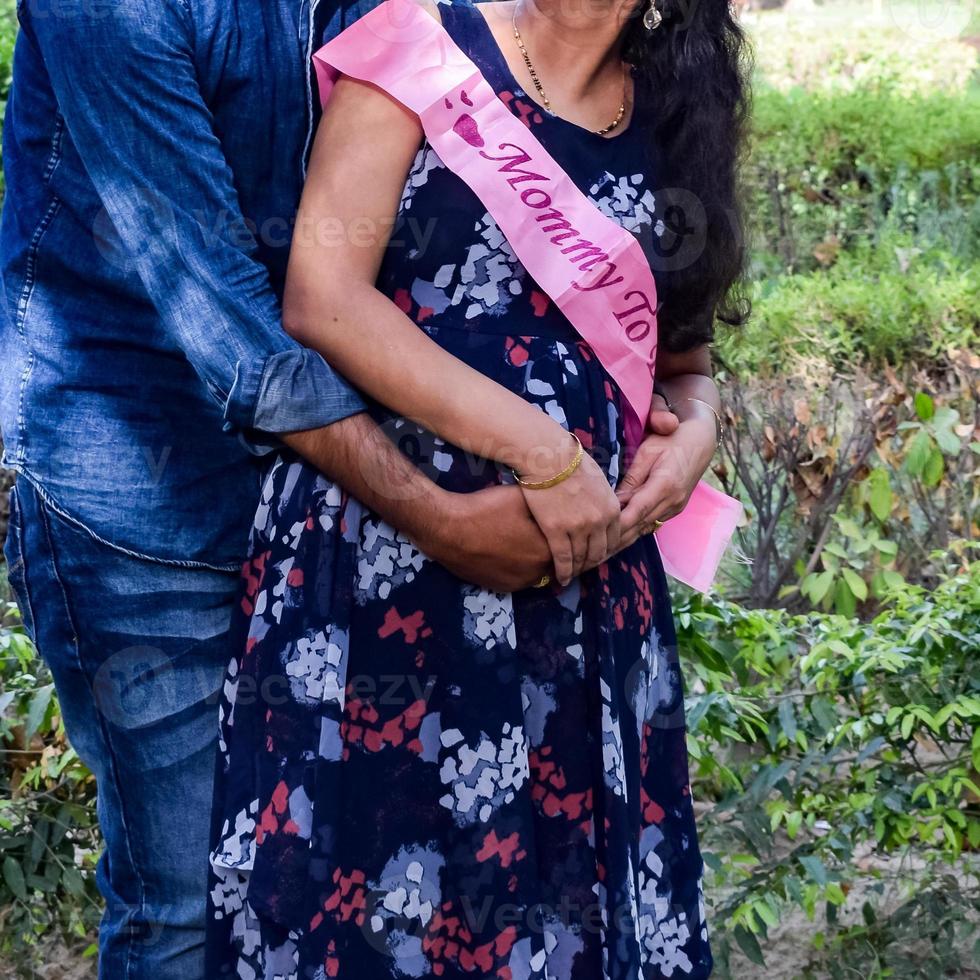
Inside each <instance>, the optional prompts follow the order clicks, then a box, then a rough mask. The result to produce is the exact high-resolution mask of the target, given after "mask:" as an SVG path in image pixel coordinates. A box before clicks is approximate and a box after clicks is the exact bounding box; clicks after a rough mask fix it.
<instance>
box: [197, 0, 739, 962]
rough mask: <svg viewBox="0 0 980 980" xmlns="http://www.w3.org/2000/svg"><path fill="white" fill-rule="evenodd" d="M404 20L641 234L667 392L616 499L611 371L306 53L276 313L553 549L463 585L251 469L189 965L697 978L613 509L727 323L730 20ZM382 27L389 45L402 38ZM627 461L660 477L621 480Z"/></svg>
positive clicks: (461, 200)
mask: <svg viewBox="0 0 980 980" xmlns="http://www.w3.org/2000/svg"><path fill="white" fill-rule="evenodd" d="M397 3H398V4H402V5H404V4H405V0H397ZM410 9H411V10H412V11H413V12H414V13H415V14H416V15H417V16H418V17H421V18H422V20H423V21H424V22H425V23H426V24H428V25H429V26H430V27H431V26H432V22H431V21H430V20H428V19H427V18H429V17H431V18H434V19H435V20H437V21H439V22H440V23H441V25H442V28H443V29H444V31H445V33H446V34H447V35H448V37H449V38H451V39H452V42H454V43H455V45H456V46H458V48H459V49H460V50H461V51H462V53H463V54H465V55H466V56H467V57H468V58H469V59H470V60H471V61H472V62H473V64H474V65H475V66H476V67H477V68H478V69H479V72H480V74H482V76H483V78H484V79H485V80H486V82H487V83H488V84H489V85H490V86H491V88H492V89H493V93H495V95H496V98H498V99H499V100H500V102H501V103H502V104H503V106H504V107H505V109H506V112H508V113H510V114H512V116H513V117H515V118H516V119H517V120H519V122H520V124H522V125H521V126H519V127H518V129H519V131H520V132H524V133H527V132H528V131H529V132H530V133H532V134H533V135H534V136H535V137H536V138H537V140H538V141H540V144H541V145H542V146H543V147H544V148H545V150H547V152H548V153H549V154H550V155H551V156H552V157H553V158H554V160H555V161H557V163H558V164H559V165H560V166H561V168H562V169H563V170H564V171H565V172H566V173H567V175H568V177H569V178H570V180H571V181H572V183H573V184H574V185H575V186H576V187H577V188H578V189H579V190H580V191H581V192H582V194H584V195H585V196H586V197H587V198H588V199H589V201H590V202H591V204H590V205H588V206H589V207H593V206H594V207H595V208H597V209H598V210H599V211H600V212H602V214H604V215H605V216H606V217H607V218H609V219H612V220H613V221H615V222H616V223H618V224H619V225H620V226H622V228H624V229H626V230H627V231H628V232H630V233H632V235H634V236H635V237H636V239H637V240H638V241H639V243H640V244H641V246H642V249H643V255H644V256H646V261H647V262H649V263H650V265H651V266H652V267H653V269H654V272H655V275H656V280H657V287H658V290H657V291H658V294H659V305H660V310H659V321H660V346H659V351H658V354H657V359H656V383H657V388H658V391H660V392H662V393H663V396H664V397H665V398H666V400H667V401H669V403H670V405H671V413H668V412H666V411H665V410H664V405H663V402H662V401H658V403H657V404H658V410H655V411H654V412H652V413H651V416H650V420H649V421H650V424H651V425H652V427H653V428H654V429H656V430H657V433H658V434H654V435H652V436H648V438H647V439H646V441H645V442H644V444H643V454H644V456H643V457H642V458H641V460H640V463H639V464H638V466H639V470H638V471H639V472H640V478H641V479H640V482H642V483H643V485H644V489H645V491H647V495H646V496H643V495H642V494H641V493H640V492H639V491H636V492H633V493H631V488H625V489H624V488H623V487H622V486H621V485H620V484H621V481H622V478H623V474H624V473H625V472H626V464H627V462H628V461H627V460H625V459H624V457H625V451H626V450H625V447H626V437H625V434H624V429H625V425H626V423H625V420H626V417H627V412H626V409H625V406H624V400H623V395H622V392H621V390H620V387H619V385H618V384H617V382H616V380H614V377H613V373H611V372H610V371H607V369H606V368H605V367H604V366H603V364H602V362H601V361H600V359H599V357H598V356H597V354H596V351H595V349H594V345H590V344H589V343H586V342H585V341H584V340H583V338H582V336H581V334H580V333H579V332H576V330H575V329H574V328H573V326H572V324H571V322H570V321H569V319H567V318H566V316H565V314H564V313H563V312H562V310H561V308H560V307H559V305H557V304H558V302H559V301H561V302H564V300H562V299H561V298H560V297H549V295H548V294H547V293H546V292H545V290H544V289H543V288H542V287H541V286H540V285H539V284H538V283H537V282H536V281H535V280H534V279H532V277H531V276H530V274H529V273H528V272H527V270H526V268H525V265H524V263H523V262H522V261H521V260H520V259H519V258H518V255H517V253H516V251H515V248H514V247H512V245H511V243H510V242H509V241H508V239H507V238H506V237H505V236H504V234H503V233H502V232H501V230H500V227H499V226H498V224H497V221H495V219H494V218H493V217H492V216H491V215H490V213H489V212H488V210H487V207H485V206H484V204H483V203H481V199H480V198H479V197H478V196H477V194H476V193H475V192H474V190H472V189H471V188H470V186H468V184H467V182H466V181H465V180H464V179H463V178H462V177H461V176H458V175H457V174H456V173H454V172H453V170H452V169H450V168H449V166H447V164H446V162H444V160H443V159H442V158H441V157H440V155H439V153H437V151H436V149H435V148H434V146H433V145H432V141H431V140H429V139H427V138H426V136H425V134H424V132H423V126H422V122H420V119H419V117H417V116H416V115H414V114H413V113H412V112H411V111H409V110H408V109H407V108H406V107H405V105H404V104H403V102H404V101H405V100H402V101H399V100H398V99H397V98H395V97H393V96H392V95H391V94H390V93H388V92H386V91H385V90H384V88H383V86H381V85H380V84H379V85H374V84H371V83H370V82H369V81H363V80H361V81H359V80H356V79H355V78H353V77H350V75H349V74H348V75H346V76H343V77H341V78H340V79H339V80H338V81H337V83H336V85H335V86H334V88H333V90H332V93H331V95H330V98H329V101H328V104H327V107H326V111H325V114H324V118H323V122H322V125H321V127H320V130H319V133H318V136H317V141H316V145H315V147H314V151H313V155H312V159H311V163H310V168H309V180H308V184H307V187H306V191H305V194H304V197H303V202H302V206H301V209H300V214H299V219H298V223H297V231H296V238H295V242H294V246H293V253H292V257H291V261H290V274H289V283H288V287H287V295H286V302H285V322H286V325H287V329H289V330H290V332H291V333H293V334H294V335H295V336H296V337H297V338H299V339H300V340H301V341H302V342H303V343H305V344H307V345H308V346H310V347H313V348H316V349H317V350H319V351H320V352H321V353H322V354H323V355H324V356H325V357H327V358H328V359H329V360H330V361H331V362H332V363H333V364H334V365H335V366H336V367H337V368H339V369H340V370H341V371H342V372H343V373H344V374H345V375H346V376H347V377H348V378H349V379H351V380H352V381H353V382H354V383H355V384H357V385H358V386H359V387H360V388H361V389H362V390H363V391H364V392H366V393H367V395H369V396H370V397H371V398H372V399H374V401H375V408H374V409H373V411H374V412H375V414H376V416H377V418H378V419H379V420H381V421H382V422H383V424H384V425H385V426H386V428H387V431H388V432H389V434H390V436H391V438H392V439H393V440H394V441H395V442H396V443H397V444H398V445H399V446H400V447H401V448H402V449H403V451H405V452H406V453H408V454H409V455H410V456H411V458H412V459H413V460H415V461H416V462H417V464H418V465H419V466H422V467H424V468H425V469H426V470H427V471H428V472H429V473H431V474H432V475H433V477H434V478H435V479H436V480H437V481H438V482H439V483H440V485H442V486H444V487H446V488H447V489H450V490H453V491H457V492H467V491H473V490H476V489H479V488H484V487H487V486H491V485H494V484H499V483H511V484H513V483H515V482H516V483H517V484H519V486H520V491H518V490H516V489H512V490H511V491H510V492H514V493H517V492H523V494H524V497H525V499H526V503H527V507H528V509H529V512H530V514H531V515H532V516H533V518H534V520H535V521H536V522H537V524H538V526H539V527H540V529H541V531H542V532H543V534H544V535H545V537H546V538H547V541H548V543H549V547H550V549H551V552H552V555H553V558H554V570H553V575H552V576H550V577H546V578H545V579H543V580H542V582H540V583H539V587H538V588H534V589H528V590H525V591H522V592H517V593H513V594H498V593H494V592H490V591H486V590H482V589H480V588H478V587H476V586H471V585H468V584H466V583H464V582H462V581H460V580H459V579H458V578H456V577H454V576H453V575H452V574H451V573H450V572H449V571H448V570H446V569H445V568H444V567H443V566H441V565H440V564H438V563H437V562H435V561H433V560H430V559H429V558H428V557H427V556H426V555H425V554H422V553H420V552H419V551H418V550H417V549H416V548H415V547H414V546H413V544H412V542H411V541H409V540H407V539H406V538H404V537H402V536H400V535H399V534H397V533H395V532H394V531H393V530H392V529H391V528H390V527H389V526H387V525H386V524H385V523H384V522H382V521H381V520H380V518H378V517H377V516H376V515H375V514H373V513H372V512H371V511H370V510H368V509H366V508H365V507H363V506H362V505H361V504H359V503H358V501H356V500H352V499H350V498H348V497H346V496H345V495H344V494H343V493H342V492H341V491H340V490H339V489H338V488H337V487H336V486H335V485H333V484H331V483H330V482H329V481H327V480H326V479H325V478H324V477H322V476H321V475H320V474H319V473H317V472H316V471H315V470H314V469H312V468H311V467H309V466H308V465H306V464H304V463H303V462H301V461H299V460H297V459H293V458H289V457H283V458H281V459H280V460H279V461H278V462H277V463H276V464H275V466H274V467H273V469H272V471H271V472H270V474H269V477H268V479H267V482H266V484H265V487H264V490H263V494H262V500H261V503H260V506H259V510H258V514H257V517H256V521H255V526H254V530H253V534H252V541H251V559H250V561H249V563H248V565H247V566H246V570H245V589H244V592H243V597H242V603H241V613H240V616H239V622H238V634H239V644H240V645H239V648H238V651H237V656H236V658H235V660H234V662H233V664H232V667H231V670H230V673H229V676H228V679H227V683H226V686H225V692H224V700H223V705H222V741H221V754H222V755H221V764H220V773H219V781H218V793H217V804H216V814H215V830H216V842H215V849H214V854H213V867H214V878H213V888H212V893H211V901H212V909H211V924H210V937H209V956H210V962H209V969H208V978H209V980H213V978H215V977H221V976H227V977H242V978H269V980H272V978H303V980H324V978H328V977H340V978H345V980H347V978H349V980H388V978H400V977H423V976H432V977H440V978H445V980H462V978H482V977H494V978H498V977H499V978H503V980H638V978H643V980H653V978H661V977H672V978H679V977H685V978H687V977H697V978H700V977H706V976H708V974H709V973H710V972H711V954H710V951H709V945H708V935H707V928H706V924H705V918H704V903H703V897H702V890H701V873H702V861H701V856H700V852H699V850H698V842H697V836H696V831H695V825H694V819H693V811H692V804H691V796H690V789H689V785H688V764H687V757H686V752H685V730H684V718H683V695H682V685H681V679H680V673H679V667H678V662H677V653H676V649H675V638H674V629H673V625H672V621H671V610H670V602H669V598H668V591H667V584H666V581H665V575H664V571H663V566H662V564H661V558H660V554H659V551H658V547H657V543H656V541H655V539H654V537H653V535H652V534H650V533H649V531H651V530H653V529H655V528H656V527H657V526H658V525H659V522H660V521H662V520H664V519H666V518H668V517H671V516H673V515H674V514H676V513H677V512H678V510H679V509H680V508H681V507H682V506H683V504H684V501H685V500H686V498H687V496H688V494H690V492H691V490H692V489H693V487H694V485H695V484H696V482H697V480H698V479H699V478H700V476H701V475H702V473H703V472H704V470H705V469H706V467H707V464H708V461H709V460H710V457H711V455H712V453H713V451H714V449H715V446H716V441H717V437H718V417H717V412H718V408H719V401H718V393H717V390H716V389H715V386H714V383H713V382H712V381H711V378H710V362H709V357H708V353H707V344H708V342H709V341H710V339H711V336H712V324H713V322H714V320H715V318H716V317H720V318H722V319H726V320H729V321H737V320H739V319H740V318H741V317H742V315H743V311H742V310H741V304H740V303H739V301H738V299H737V295H736V289H735V287H736V285H737V281H738V279H739V275H740V271H741V230H740V227H739V224H738V218H737V215H738V209H737V207H736V203H735V195H734V186H735V162H736V160H737V156H738V151H739V139H740V134H741V127H742V118H743V114H744V97H745V96H744V91H743V68H742V64H741V43H742V42H741V35H740V33H739V31H738V28H737V26H736V25H735V24H734V22H733V20H732V17H731V13H730V11H729V7H728V3H727V0H702V2H701V3H697V4H686V3H681V2H679V0H654V2H653V3H652V4H651V3H650V2H649V0H645V2H644V4H643V5H642V6H641V7H639V8H637V7H636V6H635V0H631V2H626V3H622V2H619V0H592V2H591V3H589V4H583V5H576V4H570V3H568V0H518V2H517V3H513V2H500V3H492V4H482V5H479V6H477V7H471V6H463V5H455V4H453V5H440V6H439V7H432V8H431V9H428V8H426V13H425V14H421V13H420V12H419V10H418V8H410ZM376 13H377V14H381V13H382V11H377V12H376ZM389 13H390V18H389V19H390V21H391V22H397V20H398V17H399V16H401V17H403V18H404V17H405V8H404V7H397V6H392V7H391V8H390V9H389ZM370 16H371V17H373V16H375V15H370ZM376 23H379V24H380V23H381V22H380V21H377V22H376ZM405 24H406V26H405V30H404V37H403V38H402V39H401V40H399V39H397V38H396V39H395V40H392V41H390V43H388V44H387V47H386V48H383V55H384V59H385V63H386V64H387V65H389V66H390V65H392V64H395V65H396V66H397V64H398V59H416V60H417V59H419V58H421V57H423V55H422V54H421V53H420V52H421V51H422V50H423V48H422V47H420V46H419V43H417V42H416V40H414V38H415V35H413V33H412V29H414V27H417V26H418V25H417V21H415V20H412V19H411V18H408V19H407V20H406V21H405ZM441 36H442V35H440V37H441ZM365 37H366V35H365ZM374 40H377V41H378V43H382V42H381V40H379V39H378V38H374V39H373V40H372V44H373V41H374ZM325 57H326V56H325ZM365 58H366V60H368V61H370V59H368V58H367V56H365ZM392 59H394V61H393V60H392ZM377 63H380V62H376V63H375V64H377ZM435 67H436V68H437V67H438V65H436V66H435ZM462 100H463V102H466V101H467V96H466V93H465V92H464V93H462ZM448 104H449V100H448V99H447V105H448ZM474 113H475V114H476V110H474ZM467 118H468V119H469V118H470V117H467ZM474 126H475V124H474ZM463 135H464V136H465V137H466V139H468V140H469V141H470V142H472V143H475V142H477V135H476V133H475V130H467V131H466V132H464V133H463ZM662 188H674V189H675V190H672V191H669V192H662V191H661V189H662ZM677 188H683V189H684V190H683V192H680V191H678V190H676V189H677ZM678 201H683V202H687V203H686V204H685V205H684V206H683V207H682V206H681V205H679V204H678V203H677V202H678ZM691 202H694V204H693V205H692V204H691ZM584 203H586V204H588V202H584ZM685 235H686V236H687V237H684V236H685ZM690 240H693V241H694V243H695V246H696V247H694V248H691V247H690ZM678 243H680V245H679V246H678ZM522 254H524V255H528V253H526V252H524V253H522ZM529 261H530V258H529ZM588 265H589V264H588V263H586V266H588ZM592 265H593V266H594V265H595V263H592ZM645 268H646V267H645V266H644V269H645ZM593 272H594V273H595V274H596V275H599V274H600V273H601V266H599V267H598V268H594V269H593ZM648 382H649V384H650V385H651V386H652V385H653V383H654V379H653V378H648ZM644 459H645V460H646V461H647V462H646V463H644V462H643V460H644ZM644 466H645V467H646V470H648V471H649V472H646V471H644ZM633 472H634V473H635V472H637V467H636V466H635V467H634V471H633ZM658 480H659V481H661V482H660V483H659V484H658ZM617 486H619V491H620V492H619V496H617V493H616V488H617ZM657 486H662V487H671V488H673V489H672V490H671V491H670V492H666V491H664V492H662V493H661V494H660V496H659V497H656V499H654V500H653V503H652V504H651V502H650V500H651V498H650V497H649V491H650V488H654V489H656V487H657ZM678 488H680V489H678ZM389 490H390V492H397V487H393V488H389ZM644 501H645V502H644Z"/></svg>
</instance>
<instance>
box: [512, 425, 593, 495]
mask: <svg viewBox="0 0 980 980" xmlns="http://www.w3.org/2000/svg"><path fill="white" fill-rule="evenodd" d="M568 434H569V435H570V436H571V437H572V438H573V439H574V440H575V443H576V445H577V446H578V451H577V452H576V453H575V458H574V459H573V460H572V461H571V462H570V463H569V464H568V466H566V467H565V468H564V469H563V470H562V471H561V472H560V473H556V474H555V475H554V476H553V477H551V478H550V479H548V480H541V481H540V482H538V483H529V482H528V481H527V480H525V479H523V478H522V477H520V476H518V475H517V472H516V471H514V470H512V471H511V472H512V473H513V474H514V479H515V480H517V482H518V483H519V484H520V485H521V486H522V487H523V488H524V489H525V490H547V489H548V488H549V487H557V486H558V484H559V483H564V482H565V480H567V479H568V478H569V477H570V476H571V475H572V474H573V473H574V472H575V471H576V470H577V469H578V467H579V463H581V462H582V457H583V456H584V455H585V447H584V446H583V445H582V440H581V439H579V437H578V436H577V435H575V433H574V432H569V433H568Z"/></svg>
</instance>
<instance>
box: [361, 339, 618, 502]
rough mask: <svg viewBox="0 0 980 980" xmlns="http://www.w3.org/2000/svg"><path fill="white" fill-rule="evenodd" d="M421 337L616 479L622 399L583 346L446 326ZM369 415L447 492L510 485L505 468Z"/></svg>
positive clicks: (411, 426) (396, 421)
mask: <svg viewBox="0 0 980 980" xmlns="http://www.w3.org/2000/svg"><path fill="white" fill-rule="evenodd" d="M427 333H428V334H429V336H431V337H432V339H433V340H435V341H436V342H437V343H438V344H439V345H440V346H441V347H443V348H444V349H445V350H446V351H448V352H449V353H451V354H452V355H453V356H454V357H457V358H459V359H460V360H461V361H463V362H465V363H466V364H468V365H469V366H470V367H472V368H474V369H475V370H477V371H479V372H480V373H481V374H483V375H485V376H486V377H488V378H490V379H492V380H493V381H496V382H497V383H498V384H500V385H502V386H503V387H504V388H507V389H508V390H509V391H512V392H514V393H515V394H518V395H520V396H521V397H522V398H524V399H525V400H526V401H528V402H530V403H531V404H533V405H535V406H537V407H538V408H539V409H541V410H542V411H544V412H546V413H547V414H548V415H549V416H550V417H551V418H553V419H554V420H555V421H556V422H558V423H560V424H561V425H563V426H564V427H565V428H566V429H569V430H570V431H572V432H574V433H575V434H576V435H577V436H578V437H579V439H581V440H582V444H583V445H584V446H585V447H586V449H587V450H588V451H589V452H590V453H591V454H592V456H593V458H594V459H595V460H596V462H597V463H598V464H599V465H600V466H601V467H602V468H603V469H604V470H605V472H606V473H607V475H608V477H609V481H610V483H611V484H612V485H615V484H616V483H617V482H618V481H619V478H620V476H621V467H622V461H621V454H622V444H623V436H622V413H621V411H620V394H619V390H618V388H616V386H615V384H614V383H613V382H612V380H611V379H610V378H609V375H608V374H607V373H606V371H605V369H604V368H603V367H602V365H601V364H600V363H599V361H598V359H597V358H596V356H595V355H594V354H593V352H592V350H591V348H590V347H589V346H588V345H587V344H585V343H583V342H577V343H571V342H567V341H558V340H554V339H551V338H545V337H516V336H515V337H508V336H503V335H500V334H490V333H482V332H477V331H471V330H460V329H455V328H446V327H438V328H431V327H430V328H428V329H427ZM373 414H374V416H375V418H376V419H377V420H378V421H379V422H380V423H381V424H382V425H383V427H384V429H385V431H386V432H387V434H388V436H389V437H390V438H391V439H392V441H393V442H394V443H395V444H396V445H397V446H398V447H399V448H400V449H401V451H402V452H404V453H405V454H406V455H407V456H408V457H409V458H410V459H411V460H413V462H415V464H416V465H417V466H419V467H420V468H421V469H422V470H424V471H425V472H426V473H427V474H428V475H429V476H430V478H431V479H433V480H434V481H435V482H436V483H438V484H439V485H440V486H441V487H443V488H445V489H447V490H452V491H455V492H459V493H467V492H472V491H474V490H480V489H483V488H484V487H487V486H490V485H492V484H496V483H501V482H509V481H510V480H511V477H510V474H509V472H508V471H507V470H506V469H505V468H503V467H500V466H498V465H497V464H496V463H494V462H492V461H489V460H486V459H483V458H481V457H478V456H474V455H473V454H472V453H467V452H464V451H463V450H462V449H460V448H459V447H457V446H453V445H450V444H449V443H446V442H444V441H442V440H440V439H438V438H437V437H436V436H435V435H433V434H432V433H431V432H429V431H427V430H426V429H425V428H423V427H421V426H419V425H417V424H415V423H414V422H410V421H408V420H406V419H402V418H398V417H394V416H393V415H392V414H391V413H390V412H388V411H387V410H386V409H384V408H382V407H381V406H376V407H375V409H374V410H373Z"/></svg>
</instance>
